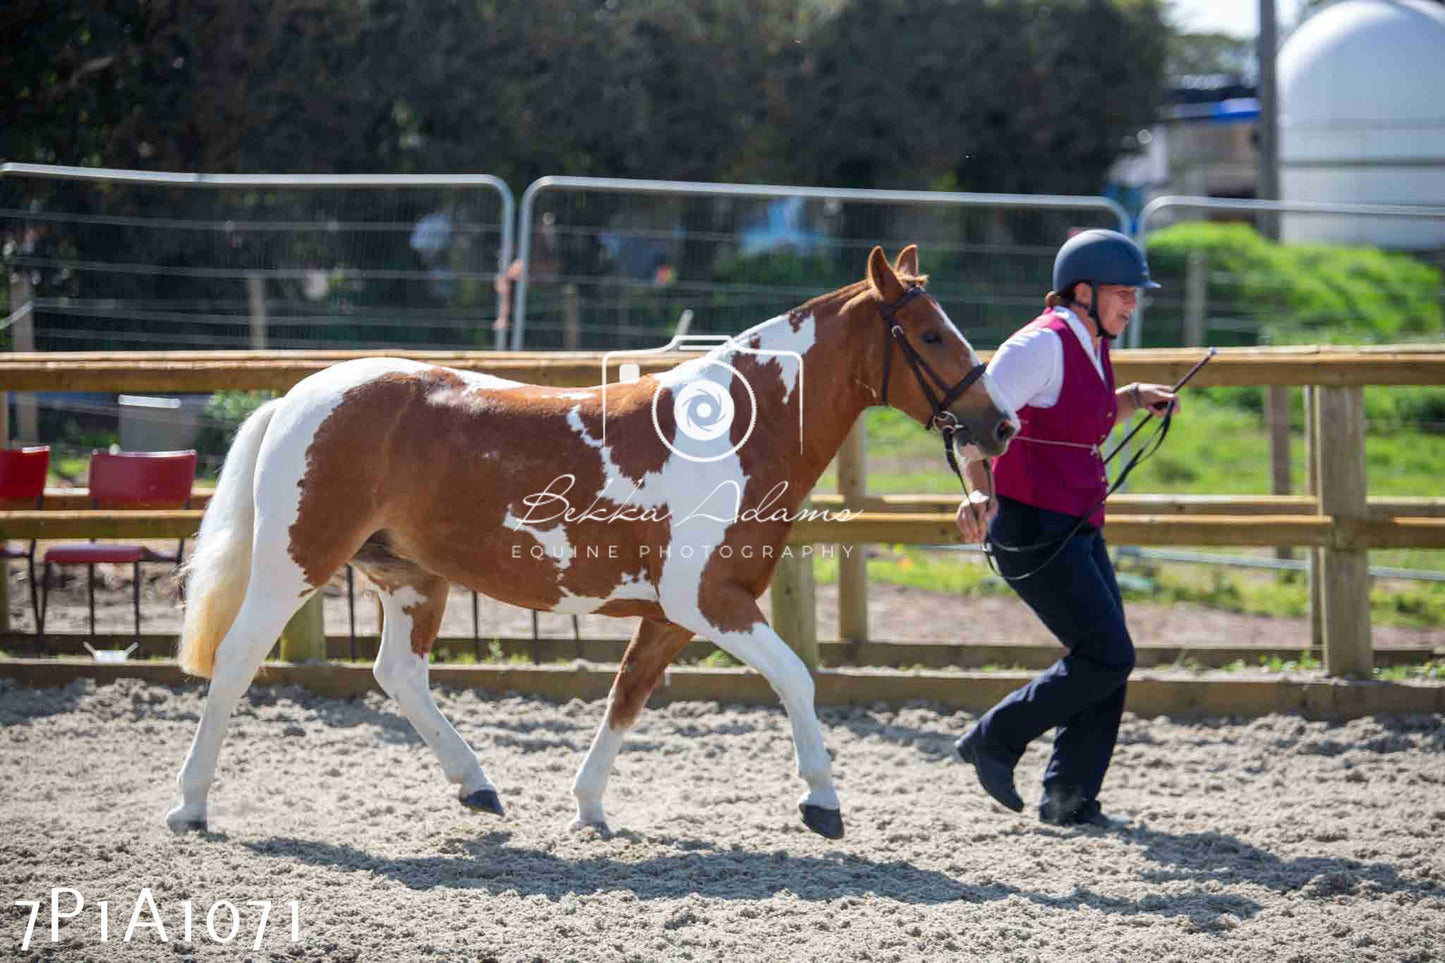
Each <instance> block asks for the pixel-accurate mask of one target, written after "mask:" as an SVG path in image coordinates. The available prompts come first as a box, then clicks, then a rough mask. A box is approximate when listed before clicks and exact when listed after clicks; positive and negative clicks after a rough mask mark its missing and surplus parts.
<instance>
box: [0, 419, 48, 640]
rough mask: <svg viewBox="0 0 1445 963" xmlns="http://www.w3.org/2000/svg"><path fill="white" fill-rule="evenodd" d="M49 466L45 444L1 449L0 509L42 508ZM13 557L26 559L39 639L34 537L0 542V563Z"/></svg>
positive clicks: (32, 610) (32, 606) (31, 611)
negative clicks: (17, 543) (21, 542)
mask: <svg viewBox="0 0 1445 963" xmlns="http://www.w3.org/2000/svg"><path fill="white" fill-rule="evenodd" d="M49 470H50V446H48V445H37V446H35V447H33V448H5V449H0V509H3V510H5V511H15V510H24V509H30V508H43V507H44V502H45V475H46V472H48V471H49ZM12 558H23V559H25V565H26V567H27V569H28V570H29V573H30V582H29V585H30V613H31V614H32V615H34V616H35V626H36V629H35V633H36V635H35V637H36V639H37V640H39V638H40V603H39V591H40V589H39V587H38V586H37V585H36V583H35V539H33V538H32V539H31V540H30V545H29V546H28V547H27V548H24V549H21V548H14V547H11V545H10V544H9V543H8V542H0V564H4V563H5V561H6V560H9V559H12ZM0 574H3V573H0ZM7 577H8V575H7Z"/></svg>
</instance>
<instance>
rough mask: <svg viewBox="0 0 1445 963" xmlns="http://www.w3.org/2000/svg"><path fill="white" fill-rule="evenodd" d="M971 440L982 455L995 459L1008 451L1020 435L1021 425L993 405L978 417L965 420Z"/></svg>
mask: <svg viewBox="0 0 1445 963" xmlns="http://www.w3.org/2000/svg"><path fill="white" fill-rule="evenodd" d="M964 425H965V426H966V427H967V428H968V433H969V440H970V441H971V442H973V444H974V446H975V447H977V448H978V450H979V452H981V453H982V454H984V455H986V456H988V457H990V458H993V457H996V456H998V455H1002V454H1003V453H1004V452H1005V451H1007V450H1008V443H1009V440H1010V439H1012V438H1013V436H1014V435H1016V434H1018V431H1019V423H1018V420H1017V419H1015V418H1014V417H1013V416H1012V415H1006V414H1004V413H1003V412H1002V411H999V410H998V409H997V408H996V407H994V406H993V405H989V407H988V410H987V411H984V412H981V413H979V414H978V415H974V416H970V417H969V418H967V419H965V420H964Z"/></svg>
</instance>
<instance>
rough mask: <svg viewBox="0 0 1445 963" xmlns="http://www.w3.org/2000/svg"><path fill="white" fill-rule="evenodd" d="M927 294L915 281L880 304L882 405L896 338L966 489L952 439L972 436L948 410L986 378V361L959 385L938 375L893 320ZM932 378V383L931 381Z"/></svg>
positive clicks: (950, 462)
mask: <svg viewBox="0 0 1445 963" xmlns="http://www.w3.org/2000/svg"><path fill="white" fill-rule="evenodd" d="M927 296H928V295H927V292H926V291H924V290H923V286H922V285H919V284H912V285H909V286H908V287H907V288H905V289H904V291H903V294H902V295H901V296H900V297H899V298H898V299H897V300H895V301H889V302H887V303H886V304H881V305H879V306H878V313H879V315H881V316H882V318H883V404H885V405H886V404H888V383H889V381H890V380H892V374H893V342H895V341H896V342H897V343H898V347H899V348H901V349H902V351H903V360H905V361H907V362H908V366H909V367H910V368H912V369H913V377H914V378H916V379H917V380H918V387H919V388H920V389H921V390H922V391H923V396H924V397H925V398H927V399H928V403H929V404H930V405H932V406H933V414H932V416H930V417H929V419H928V429H929V430H930V431H932V430H933V429H934V428H937V429H938V430H939V432H940V434H942V435H943V454H944V457H945V458H947V459H948V467H949V468H951V469H953V473H954V474H955V475H957V476H958V480H959V482H960V483H962V485H963V488H964V491H967V490H968V482H966V481H964V478H963V471H962V470H961V469H960V468H959V467H958V457H957V456H956V455H955V454H954V452H953V448H954V445H953V439H954V436H956V435H962V436H963V437H964V438H965V439H966V440H967V439H970V437H971V435H970V432H969V430H968V427H967V426H966V425H963V424H960V423H959V420H958V418H957V417H956V416H955V415H954V414H953V412H951V411H949V410H948V406H949V405H951V404H953V403H954V402H955V401H957V400H958V399H959V397H961V396H962V395H963V393H964V392H965V391H967V390H968V389H969V388H971V387H973V383H974V382H975V381H977V380H978V379H979V378H982V377H983V373H984V371H985V370H987V368H986V366H985V365H984V364H983V362H979V363H978V364H976V365H974V366H973V368H972V369H971V370H970V371H969V372H968V374H966V375H964V376H963V378H961V379H960V380H959V382H958V383H957V384H955V385H953V387H949V386H948V382H947V381H945V380H943V378H941V377H939V375H938V372H936V371H934V370H933V368H932V367H931V366H929V364H928V362H927V361H925V360H924V359H923V356H922V355H920V354H919V353H918V350H917V349H916V348H914V347H913V345H912V344H911V343H910V342H909V340H908V336H907V335H906V334H904V333H903V327H902V325H900V324H898V322H897V321H895V320H894V319H895V318H896V317H897V315H898V312H899V311H901V310H902V309H903V307H904V305H906V304H908V302H909V301H912V300H914V299H915V298H919V297H927ZM925 376H926V377H925ZM930 381H932V384H930V383H929V382H930ZM938 392H942V395H939V394H938Z"/></svg>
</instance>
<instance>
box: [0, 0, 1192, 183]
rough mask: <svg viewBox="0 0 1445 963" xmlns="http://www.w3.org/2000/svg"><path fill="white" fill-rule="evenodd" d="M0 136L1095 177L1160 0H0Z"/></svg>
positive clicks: (1020, 177) (1131, 102)
mask: <svg viewBox="0 0 1445 963" xmlns="http://www.w3.org/2000/svg"><path fill="white" fill-rule="evenodd" d="M0 28H3V30H4V33H5V35H6V36H7V37H12V38H19V41H20V42H14V43H9V44H6V45H5V47H4V49H3V53H0V57H3V64H0V66H3V71H0V75H3V76H4V77H5V78H6V83H7V84H8V88H9V89H8V90H7V91H6V96H4V97H0V111H3V114H0V157H3V159H5V160H14V161H31V162H41V163H61V164H82V165H103V166H112V167H132V168H142V169H164V170H204V171H211V172H230V171H286V172H356V171H395V172H420V171H457V172H461V171H488V172H492V173H496V174H499V175H500V176H503V177H504V178H506V179H507V180H509V181H510V182H512V183H513V184H514V185H520V184H522V183H526V182H528V181H530V180H531V179H532V178H535V177H537V176H540V175H542V174H548V173H554V174H555V173H561V174H592V175H611V176H623V177H663V178H683V179H707V180H712V179H726V180H784V181H790V182H797V183H817V184H846V185H848V186H857V187H911V188H924V187H930V186H935V187H936V186H948V187H957V188H961V189H969V190H991V191H1073V192H1088V193H1091V192H1093V191H1095V190H1097V189H1098V188H1099V187H1100V185H1101V182H1102V179H1103V174H1104V171H1105V170H1106V169H1107V167H1108V165H1109V164H1110V163H1111V162H1112V160H1113V159H1114V157H1115V156H1116V154H1117V153H1118V150H1119V147H1120V144H1121V142H1122V140H1123V138H1124V136H1125V135H1127V134H1129V133H1132V132H1133V131H1135V130H1137V129H1138V128H1140V127H1143V126H1146V125H1147V124H1148V123H1149V122H1150V120H1151V119H1152V116H1153V111H1154V108H1155V106H1156V104H1157V102H1158V100H1159V97H1160V94H1161V88H1162V78H1163V64H1164V57H1165V37H1166V34H1167V30H1166V28H1165V27H1164V25H1163V23H1162V19H1161V12H1160V2H1159V0H1013V2H1001V0H913V2H906V0H839V2H829V3H823V2H822V0H698V2H695V3H687V4H679V3H674V2H670V0H602V2H582V0H529V2H528V3H525V4H522V3H502V2H497V0H451V2H436V3H408V2H406V0H269V2H268V0H189V2H185V0H111V2H106V3H101V2H99V0H88V2H87V0H71V2H69V3H57V2H55V0H12V2H11V3H10V4H8V5H7V6H6V8H5V9H4V10H3V11H0Z"/></svg>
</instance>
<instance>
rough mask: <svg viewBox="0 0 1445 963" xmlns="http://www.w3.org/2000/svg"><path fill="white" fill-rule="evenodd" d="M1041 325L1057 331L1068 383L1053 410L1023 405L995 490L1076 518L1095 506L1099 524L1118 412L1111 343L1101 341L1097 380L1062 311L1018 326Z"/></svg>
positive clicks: (1000, 464) (997, 467)
mask: <svg viewBox="0 0 1445 963" xmlns="http://www.w3.org/2000/svg"><path fill="white" fill-rule="evenodd" d="M1036 328H1046V329H1048V330H1049V331H1052V332H1054V333H1055V334H1056V335H1058V338H1059V341H1060V343H1062V344H1063V346H1064V384H1063V387H1062V388H1061V389H1060V390H1059V400H1058V403H1057V404H1055V405H1054V406H1053V407H1052V408H1035V407H1033V406H1031V405H1025V406H1024V407H1022V408H1020V409H1019V410H1018V416H1019V422H1020V429H1019V433H1018V436H1017V437H1016V438H1014V440H1013V442H1012V443H1010V444H1009V447H1008V451H1006V452H1004V453H1003V455H1001V456H999V457H998V458H997V459H996V460H995V461H994V477H995V483H994V484H995V486H996V488H995V490H996V491H997V492H998V494H1000V495H1004V496H1007V497H1008V498H1012V499H1014V500H1015V501H1020V502H1023V503H1024V504H1026V505H1033V506H1034V507H1035V508H1044V509H1048V510H1049V511H1055V512H1063V513H1064V514H1066V515H1074V516H1076V517H1083V515H1084V513H1085V512H1089V511H1090V510H1091V509H1093V511H1092V513H1091V514H1090V515H1089V521H1090V523H1092V524H1093V525H1094V526H1095V527H1097V528H1102V527H1103V525H1104V507H1103V506H1102V505H1099V507H1098V508H1097V509H1095V508H1094V506H1095V505H1096V504H1098V503H1099V502H1100V501H1101V500H1102V499H1103V498H1104V492H1106V491H1107V490H1108V487H1109V482H1108V476H1107V474H1106V473H1105V471H1104V459H1103V456H1102V455H1101V454H1100V453H1099V448H1100V447H1101V446H1102V445H1103V444H1104V442H1105V440H1106V439H1108V437H1109V432H1110V431H1111V430H1112V429H1113V427H1114V419H1115V418H1117V417H1118V414H1119V405H1118V400H1117V399H1116V398H1115V397H1114V368H1113V366H1112V365H1111V364H1110V363H1109V343H1108V342H1107V341H1100V343H1099V362H1100V365H1101V366H1102V367H1103V369H1104V380H1103V381H1100V380H1099V372H1098V371H1096V370H1095V369H1094V363H1093V362H1092V361H1090V360H1089V355H1088V353H1087V352H1086V351H1085V350H1084V346H1083V345H1082V344H1080V343H1079V339H1078V338H1077V337H1076V336H1075V335H1074V332H1073V329H1071V328H1070V327H1069V322H1068V321H1067V320H1065V319H1064V318H1063V317H1062V316H1061V315H1059V314H1056V313H1054V312H1053V311H1049V312H1047V313H1046V314H1044V315H1042V316H1040V317H1038V318H1035V319H1034V320H1033V321H1031V322H1029V323H1028V324H1027V325H1025V326H1024V327H1023V328H1022V329H1021V330H1024V331H1028V330H1031V329H1036ZM1050 442H1067V443H1068V444H1050Z"/></svg>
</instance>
